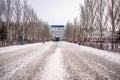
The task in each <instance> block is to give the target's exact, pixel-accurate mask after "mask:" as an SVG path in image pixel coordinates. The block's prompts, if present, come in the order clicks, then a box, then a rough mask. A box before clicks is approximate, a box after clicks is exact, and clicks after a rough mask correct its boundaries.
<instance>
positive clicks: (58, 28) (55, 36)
mask: <svg viewBox="0 0 120 80" xmlns="http://www.w3.org/2000/svg"><path fill="white" fill-rule="evenodd" d="M64 36H65V26H64V25H51V26H50V38H51V39H52V40H55V41H60V40H63V39H64Z"/></svg>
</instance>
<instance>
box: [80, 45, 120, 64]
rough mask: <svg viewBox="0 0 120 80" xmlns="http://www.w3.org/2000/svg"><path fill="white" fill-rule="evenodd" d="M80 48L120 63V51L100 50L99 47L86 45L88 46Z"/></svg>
mask: <svg viewBox="0 0 120 80" xmlns="http://www.w3.org/2000/svg"><path fill="white" fill-rule="evenodd" d="M80 50H82V51H85V52H89V53H90V54H94V55H97V56H100V57H103V58H105V59H108V60H110V61H112V62H115V63H118V64H120V53H113V52H108V51H104V50H99V49H95V48H91V47H86V46H80Z"/></svg>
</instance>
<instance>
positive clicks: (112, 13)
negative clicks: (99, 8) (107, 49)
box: [107, 0, 120, 51]
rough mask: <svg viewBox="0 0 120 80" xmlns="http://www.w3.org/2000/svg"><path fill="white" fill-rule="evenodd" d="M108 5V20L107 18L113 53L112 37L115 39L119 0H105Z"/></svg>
mask: <svg viewBox="0 0 120 80" xmlns="http://www.w3.org/2000/svg"><path fill="white" fill-rule="evenodd" d="M107 3H108V18H109V24H110V26H111V29H112V51H114V44H113V41H114V37H115V31H116V29H117V27H119V22H120V21H119V20H118V18H119V16H118V14H119V7H120V6H119V5H120V3H119V0H107Z"/></svg>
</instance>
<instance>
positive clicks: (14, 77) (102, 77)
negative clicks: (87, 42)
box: [0, 42, 120, 80]
mask: <svg viewBox="0 0 120 80" xmlns="http://www.w3.org/2000/svg"><path fill="white" fill-rule="evenodd" d="M119 61H120V54H119V53H113V52H108V51H103V50H99V49H94V48H91V47H86V46H82V45H81V46H79V45H77V44H73V43H68V42H46V43H45V44H43V43H35V44H27V45H17V46H10V47H3V48H0V80H106V79H107V80H120V67H119V66H120V62H119Z"/></svg>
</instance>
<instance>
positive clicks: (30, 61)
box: [0, 44, 56, 80]
mask: <svg viewBox="0 0 120 80" xmlns="http://www.w3.org/2000/svg"><path fill="white" fill-rule="evenodd" d="M55 48H56V46H55V44H52V45H49V46H48V45H42V48H41V47H39V48H38V49H37V50H36V51H34V52H33V53H29V54H28V55H26V56H24V57H22V58H19V59H18V60H16V61H15V62H16V63H13V64H11V66H10V67H11V68H10V67H7V68H5V70H4V72H3V73H2V72H0V73H1V74H4V75H2V76H1V77H0V80H32V77H33V76H34V74H35V73H37V71H40V69H43V68H42V67H43V66H44V64H45V59H46V58H47V57H48V56H49V55H51V53H53V51H54V49H55ZM41 49H42V50H41ZM16 65H17V66H16ZM38 68H40V69H38ZM10 69H11V70H10ZM8 70H10V71H9V72H8Z"/></svg>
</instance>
